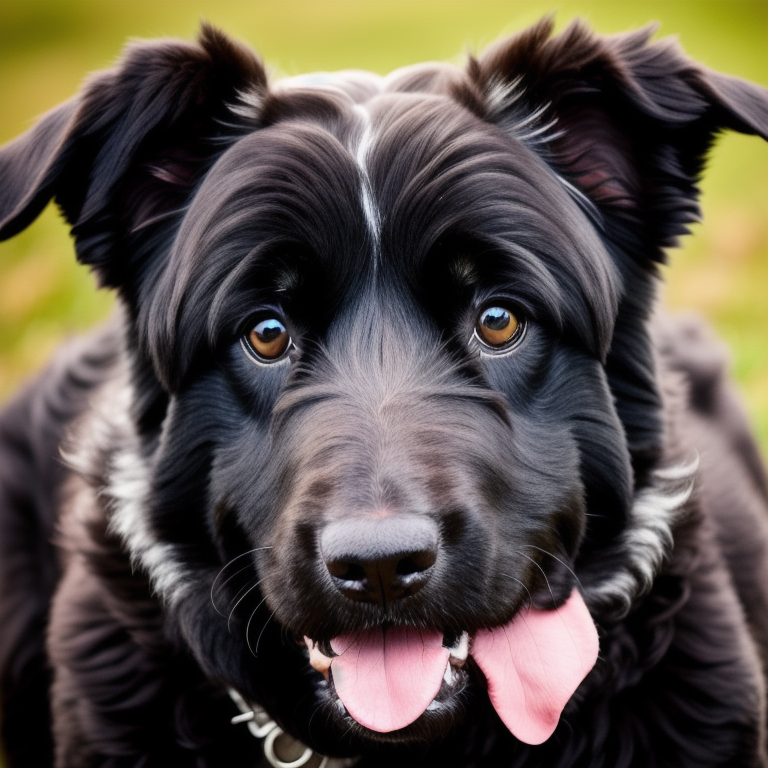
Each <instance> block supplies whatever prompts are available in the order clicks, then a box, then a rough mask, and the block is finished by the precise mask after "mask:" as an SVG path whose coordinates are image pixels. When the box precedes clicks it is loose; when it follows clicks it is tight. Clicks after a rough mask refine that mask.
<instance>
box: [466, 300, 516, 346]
mask: <svg viewBox="0 0 768 768" xmlns="http://www.w3.org/2000/svg"><path fill="white" fill-rule="evenodd" d="M522 331H523V323H522V321H521V320H519V319H518V318H517V317H516V316H515V315H514V313H513V312H512V311H511V310H510V309H508V308H507V307H502V306H496V305H494V306H490V307H486V308H485V309H483V311H482V312H481V313H480V316H479V317H478V318H477V324H476V325H475V337H476V338H477V340H478V341H479V342H480V343H481V344H482V345H483V346H485V347H490V348H491V349H492V350H494V351H500V350H506V349H508V348H509V347H510V346H511V345H512V344H514V343H515V342H516V341H518V340H519V339H520V336H521V334H522Z"/></svg>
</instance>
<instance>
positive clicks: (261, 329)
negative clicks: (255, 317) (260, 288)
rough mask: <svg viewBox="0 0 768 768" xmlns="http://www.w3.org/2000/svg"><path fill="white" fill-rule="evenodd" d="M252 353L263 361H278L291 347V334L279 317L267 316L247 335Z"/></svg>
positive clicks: (248, 346)
mask: <svg viewBox="0 0 768 768" xmlns="http://www.w3.org/2000/svg"><path fill="white" fill-rule="evenodd" d="M244 341H245V342H246V346H247V348H248V350H249V351H250V352H251V354H252V355H253V356H254V357H255V358H256V359H257V360H260V361H262V362H270V363H271V362H276V361H277V360H280V359H281V358H282V357H284V356H285V353H286V352H288V350H289V349H290V347H291V335H290V334H289V333H288V329H287V328H286V327H285V325H284V324H283V321H282V320H280V318H279V317H265V318H264V319H262V320H259V322H257V323H256V325H254V326H253V328H251V330H250V331H249V332H248V333H247V334H246V335H245V337H244Z"/></svg>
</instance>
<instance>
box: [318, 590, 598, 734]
mask: <svg viewBox="0 0 768 768" xmlns="http://www.w3.org/2000/svg"><path fill="white" fill-rule="evenodd" d="M304 642H305V643H306V647H307V650H308V654H309V663H310V664H311V666H312V667H313V668H314V669H315V670H317V671H318V672H319V673H321V674H322V675H323V677H324V678H325V679H326V681H327V682H328V685H329V690H330V691H331V694H332V695H333V696H334V697H335V699H336V701H337V704H338V706H340V707H343V708H344V711H345V713H346V714H348V715H349V717H351V718H352V719H353V720H355V721H356V722H357V723H358V724H359V725H361V726H363V727H364V728H367V729H369V730H371V731H375V732H377V733H379V734H384V733H392V732H396V731H400V730H402V729H404V728H407V727H408V726H410V725H411V724H412V723H414V722H416V721H417V720H419V718H421V717H424V716H426V717H434V716H439V715H440V713H441V712H442V711H446V712H448V711H449V710H450V709H451V705H452V704H453V703H454V702H456V701H457V700H458V698H459V697H460V694H461V692H462V690H464V688H465V687H466V685H467V683H468V680H469V674H468V669H467V666H468V665H467V662H468V660H469V659H470V658H471V659H472V660H473V662H474V665H476V666H477V667H479V669H480V670H481V672H482V674H483V676H484V678H485V680H486V683H487V689H488V696H489V698H490V700H491V703H492V704H493V706H494V708H495V709H496V711H497V713H498V714H499V717H500V718H501V720H502V721H503V722H504V724H505V725H506V726H507V728H509V730H510V731H511V732H512V733H513V734H514V735H515V736H516V737H517V738H518V739H520V740H521V741H524V742H526V743H528V744H540V743H542V742H543V741H545V740H546V739H548V738H549V736H551V734H552V732H553V731H554V730H555V727H556V726H557V723H558V721H559V718H560V713H561V712H562V710H563V708H564V707H565V705H566V704H567V703H568V700H569V699H570V698H571V696H572V695H573V693H574V691H575V690H576V688H577V687H578V686H579V684H580V683H581V681H582V680H583V679H584V677H586V675H587V673H588V672H589V671H590V670H591V669H592V667H593V666H594V664H595V661H596V660H597V652H598V637H597V630H596V628H595V625H594V623H593V621H592V618H591V617H590V615H589V611H588V610H587V608H586V606H585V604H584V601H583V599H582V598H581V595H580V594H579V592H578V591H576V590H574V591H573V592H572V594H571V596H570V597H569V599H568V600H567V601H566V602H565V603H564V604H563V605H561V606H560V607H559V608H557V609H556V610H551V611H545V610H539V609H535V608H529V609H526V610H523V611H519V612H518V613H517V614H516V615H515V616H514V618H513V619H512V620H511V621H509V622H508V623H507V624H504V625H501V626H498V627H494V628H491V629H481V630H479V631H477V632H475V633H474V634H473V635H470V634H469V633H467V632H463V633H462V634H460V635H459V636H458V637H457V636H455V635H454V636H452V637H448V636H446V635H444V634H443V633H442V632H441V631H439V630H436V629H424V628H415V627H409V626H377V627H373V628H370V629H365V630H360V631H358V632H353V633H349V634H346V635H340V636H339V637H336V638H333V639H332V640H331V641H330V643H317V642H315V641H314V640H312V639H311V638H304ZM474 665H473V666H474Z"/></svg>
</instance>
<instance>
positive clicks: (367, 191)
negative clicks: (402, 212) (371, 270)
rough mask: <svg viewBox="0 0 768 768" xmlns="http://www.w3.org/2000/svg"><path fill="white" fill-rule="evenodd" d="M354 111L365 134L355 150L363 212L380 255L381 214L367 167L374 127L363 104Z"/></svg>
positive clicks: (376, 250)
mask: <svg viewBox="0 0 768 768" xmlns="http://www.w3.org/2000/svg"><path fill="white" fill-rule="evenodd" d="M354 109H355V112H356V113H357V114H358V115H359V116H360V118H361V120H362V121H363V132H362V134H361V136H360V140H359V142H358V144H357V147H356V148H355V161H356V162H357V166H358V168H359V169H360V175H361V185H360V201H361V203H362V206H363V211H364V212H365V220H366V222H367V224H368V231H369V232H370V235H371V238H372V240H373V243H374V248H375V252H376V253H378V249H379V242H380V236H381V215H380V214H379V209H378V206H377V205H376V201H375V200H374V197H373V187H372V186H371V179H370V176H369V175H368V165H367V162H368V154H369V153H370V151H371V146H372V145H373V126H372V124H371V116H370V115H369V114H368V111H367V110H366V109H365V107H363V106H362V105H361V104H356V105H355V108H354Z"/></svg>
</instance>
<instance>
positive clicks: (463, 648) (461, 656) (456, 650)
mask: <svg viewBox="0 0 768 768" xmlns="http://www.w3.org/2000/svg"><path fill="white" fill-rule="evenodd" d="M448 652H449V653H450V655H451V658H452V659H455V660H456V661H466V660H467V656H468V655H469V633H468V632H462V633H461V636H460V637H459V639H458V640H457V641H456V643H455V644H454V645H453V646H452V647H451V648H449V649H448Z"/></svg>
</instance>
